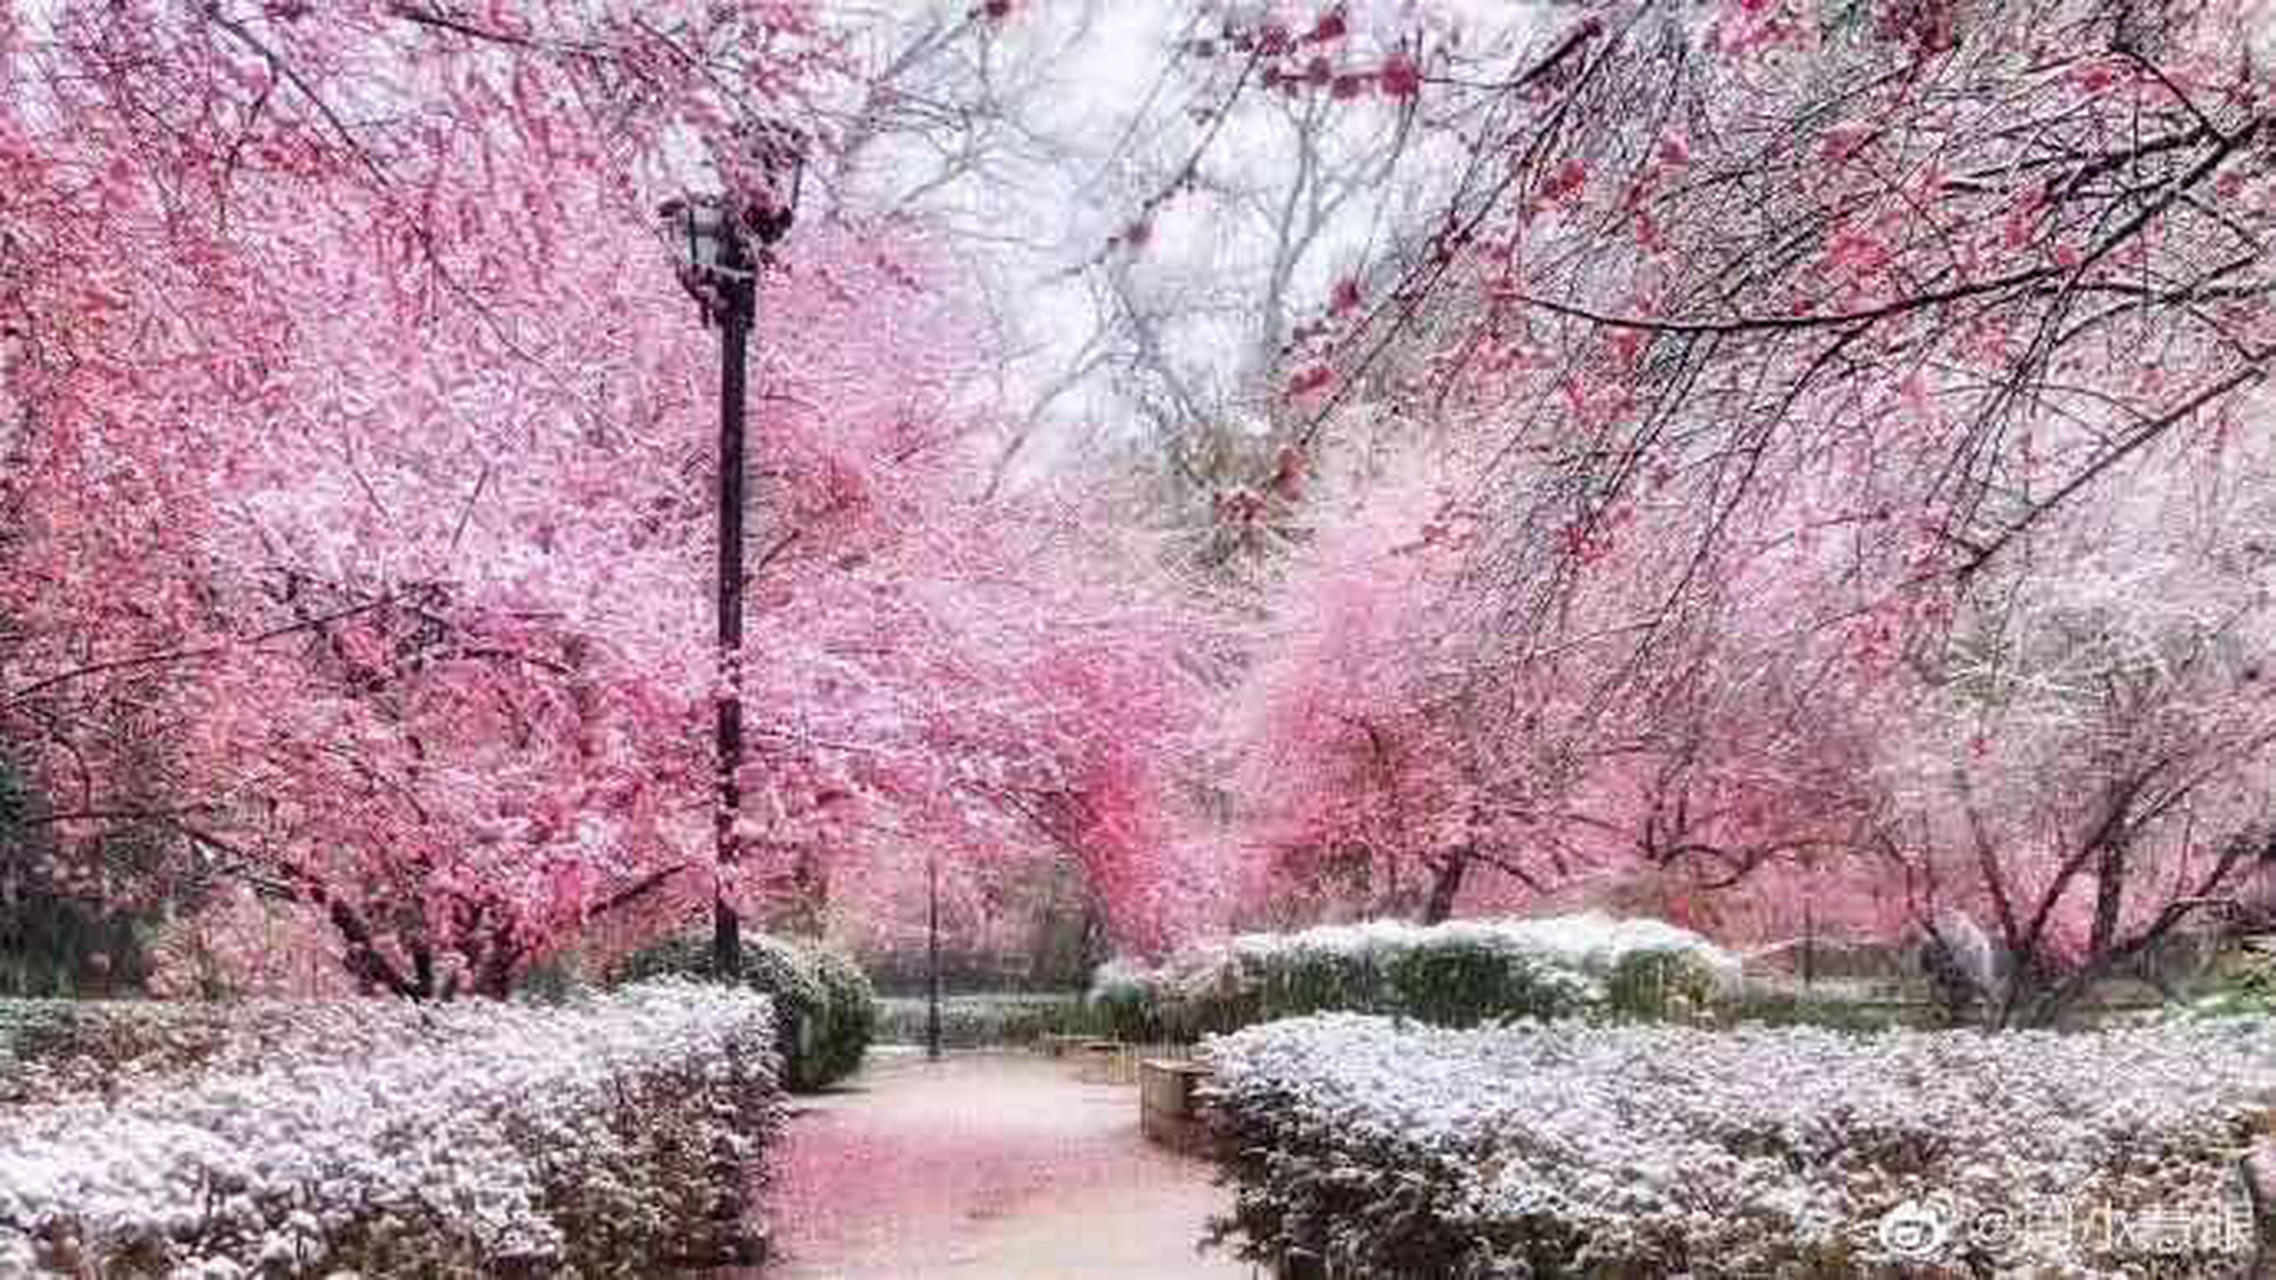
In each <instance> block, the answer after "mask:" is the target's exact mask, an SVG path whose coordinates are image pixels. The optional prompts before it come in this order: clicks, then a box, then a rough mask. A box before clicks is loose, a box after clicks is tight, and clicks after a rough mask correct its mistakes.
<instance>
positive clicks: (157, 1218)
mask: <svg viewBox="0 0 2276 1280" xmlns="http://www.w3.org/2000/svg"><path fill="white" fill-rule="evenodd" d="M407 1008H408V1006H406V1005H404V1004H401V1003H397V1002H392V1001H357V1002H343V1003H342V1004H340V1005H336V1006H330V1007H326V1006H312V1007H311V1011H310V1016H311V1018H312V1019H313V1020H314V1021H315V1023H317V1024H318V1025H319V1026H320V1027H321V1028H323V1029H325V1030H326V1031H328V1032H330V1033H335V1034H338V1035H339V1036H341V1037H343V1038H342V1039H339V1040H330V1041H328V1040H327V1038H326V1037H325V1036H323V1035H307V1034H302V1035H295V1036H293V1037H290V1038H289V1039H288V1040H286V1041H285V1042H282V1043H279V1044H275V1045H272V1046H271V1047H270V1049H269V1051H268V1053H267V1055H266V1056H265V1057H264V1059H263V1063H264V1065H261V1066H259V1067H257V1068H247V1069H244V1070H233V1071H216V1070H211V1069H208V1070H204V1071H200V1072H197V1073H194V1074H190V1075H185V1076H177V1077H175V1078H172V1079H168V1080H165V1082H164V1083H163V1084H162V1085H159V1084H152V1085H151V1086H149V1087H142V1088H136V1089H132V1090H129V1091H127V1092H125V1093H123V1094H120V1095H119V1096H117V1097H115V1098H113V1099H111V1100H109V1101H107V1102H106V1101H103V1100H100V1099H92V1098H82V1099H77V1100H70V1101H62V1102H54V1103H45V1104H40V1105H32V1106H20V1107H14V1108H9V1109H5V1110H0V1153H5V1154H4V1155H0V1274H5V1275H25V1274H36V1273H42V1272H45V1273H53V1274H63V1275H83V1274H102V1275H110V1276H160V1275H163V1276H195V1277H211V1278H219V1277H238V1276H253V1275H327V1274H332V1273H334V1272H340V1271H351V1272H355V1273H359V1274H362V1275H367V1276H382V1275H430V1276H453V1275H464V1276H476V1275H481V1276H489V1275H504V1274H538V1273H542V1274H570V1275H646V1274H651V1273H653V1272H654V1271H655V1270H656V1269H657V1267H658V1266H659V1265H660V1264H661V1263H663V1262H665V1261H667V1260H671V1259H677V1258H691V1259H696V1258H702V1259H720V1258H724V1257H730V1256H734V1255H737V1254H738V1253H741V1252H743V1251H744V1250H742V1248H741V1246H742V1244H743V1242H744V1241H746V1240H747V1239H748V1238H749V1232H750V1231H751V1226H750V1224H749V1222H748V1220H747V1219H746V1218H745V1216H744V1214H745V1208H746V1206H745V1204H744V1199H745V1194H746V1188H747V1187H748V1185H749V1184H750V1181H751V1175H752V1173H753V1172H754V1169H755V1160H756V1155H757V1152H758V1149H759V1147H760V1145H761V1144H763V1142H764V1140H765V1139H766V1138H767V1137H768V1136H770V1135H771V1133H772V1131H773V1127H774V1125H775V1123H776V1120H777V1102H778V1094H777V1091H776V1083H775V1081H776V1071H777V1068H778V1062H777V1059H776V1058H775V1055H774V1053H773V1050H772V1048H771V1044H772V1036H773V1021H772V1011H771V1009H770V1007H769V1003H768V1001H767V999H766V998H765V997H763V996H760V995H757V994H754V993H752V992H749V991H746V990H741V989H735V988H727V987H719V986H708V985H700V984H695V983H686V982H678V981H660V982H655V983H649V984H643V985H639V986H634V987H628V988H624V989H622V990H619V991H617V992H615V993H612V994H609V995H606V996H600V997H595V998H591V999H589V1000H586V1001H583V1002H581V1003H577V1004H571V1005H563V1006H552V1007H541V1006H532V1005H522V1004H504V1003H492V1002H488V1001H460V1002H453V1003H451V1004H449V1005H445V1006H441V1007H439V1008H433V1009H415V1010H411V1011H410V1012H408V1013H406V1012H405V1010H406V1009H407ZM366 1022H368V1023H370V1024H373V1025H377V1026H379V1027H381V1028H382V1029H383V1030H382V1031H381V1032H379V1033H378V1034H371V1033H368V1032H359V1031H356V1030H354V1029H353V1028H355V1027H358V1026H360V1025H363V1024H365V1023H366ZM430 1022H431V1030H430V1031H429V1032H428V1034H427V1036H426V1037H425V1038H418V1039H402V1033H403V1032H405V1031H406V1030H407V1029H408V1024H412V1023H430ZM359 1036H361V1037H362V1039H360V1040H359V1039H358V1037H359ZM399 1040H400V1041H401V1042H398V1041H399ZM373 1044H380V1045H386V1046H389V1047H382V1048H379V1049H378V1050H377V1051H376V1052H364V1051H361V1050H358V1051H351V1052H346V1053H343V1052H341V1049H342V1047H343V1046H348V1047H351V1048H353V1047H354V1046H358V1045H362V1046H370V1045H373Z"/></svg>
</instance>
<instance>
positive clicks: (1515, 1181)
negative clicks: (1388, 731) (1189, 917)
mask: <svg viewBox="0 0 2276 1280" xmlns="http://www.w3.org/2000/svg"><path fill="white" fill-rule="evenodd" d="M1203 1052H1204V1055H1205V1057H1206V1059H1207V1060H1208V1062H1209V1063H1210V1065H1212V1066H1213V1067H1214V1068H1215V1071H1216V1078H1215V1080H1214V1082H1213V1083H1212V1084H1211V1085H1210V1086H1208V1087H1207V1091H1206V1092H1205V1095H1204V1096H1205V1098H1206V1099H1207V1108H1208V1111H1209V1114H1210V1116H1211V1123H1212V1125H1213V1126H1214V1127H1215V1128H1216V1130H1217V1132H1218V1135H1219V1138H1220V1139H1221V1142H1220V1146H1219V1151H1220V1157H1221V1158H1222V1159H1223V1160H1224V1161H1225V1163H1226V1167H1227V1169H1228V1172H1229V1173H1230V1174H1231V1177H1232V1182H1233V1184H1234V1187H1235V1190H1236V1202H1235V1210H1234V1213H1233V1215H1232V1216H1231V1217H1230V1218H1229V1219H1227V1220H1225V1221H1223V1222H1221V1223H1219V1224H1218V1230H1219V1233H1220V1235H1221V1236H1222V1237H1225V1238H1230V1239H1232V1240H1235V1241H1237V1242H1239V1244H1240V1249H1241V1252H1242V1253H1243V1254H1244V1255H1247V1256H1252V1257H1259V1258H1272V1257H1275V1256H1282V1255H1297V1256H1309V1257H1312V1258H1314V1259H1319V1260H1324V1261H1325V1262H1326V1264H1327V1266H1328V1270H1329V1274H1352V1275H1399V1276H1404V1277H1413V1278H1418V1280H1427V1278H1429V1277H1442V1276H1443V1277H1454V1276H1463V1277H1468V1276H1486V1275H1494V1276H1535V1275H1590V1276H1671V1275H1688V1276H1691V1277H1694V1278H1695V1280H1711V1278H1714V1277H1731V1278H1733V1280H1736V1278H1737V1277H1753V1276H1771V1275H1776V1276H1791V1277H1826V1278H1829V1280H1830V1278H1831V1277H1837V1276H1839V1277H1853V1276H1883V1275H1887V1276H1895V1275H1899V1274H1905V1275H1922V1274H1979V1275H1991V1274H1994V1273H1995V1272H1996V1273H1997V1274H2000V1275H2016V1276H2024V1275H2028V1276H2031V1277H2033V1278H2034V1280H2040V1278H2044V1277H2057V1276H2080V1277H2083V1276H2087V1275H2109V1274H2116V1273H2117V1272H2116V1270H2115V1269H2116V1268H2120V1267H2132V1268H2134V1269H2133V1270H2132V1271H2131V1272H2129V1274H2141V1275H2147V1274H2155V1275H2174V1276H2181V1275H2189V1276H2195V1275H2205V1276H2214V1275H2222V1276H2225V1275H2231V1274H2235V1273H2236V1272H2237V1271H2238V1270H2239V1267H2240V1263H2242V1262H2243V1261H2244V1260H2245V1259H2247V1258H2249V1257H2250V1256H2251V1253H2252V1248H2253V1242H2254V1240H2255V1238H2256V1236H2255V1230H2254V1224H2253V1217H2252V1212H2253V1211H2252V1206H2251V1203H2250V1200H2249V1198H2248V1197H2247V1196H2246V1195H2245V1192H2244V1183H2243V1180H2242V1177H2241V1173H2240V1167H2239V1166H2240V1160H2241V1158H2242V1157H2243V1155H2244V1154H2245V1152H2246V1151H2247V1150H2248V1148H2249V1146H2250V1143H2251V1141H2252V1137H2251V1135H2252V1131H2253V1126H2254V1124H2255V1123H2256V1119H2259V1120H2263V1121H2264V1118H2265V1116H2266V1114H2267V1111H2268V1109H2269V1108H2270V1107H2272V1106H2276V1035H2272V1034H2271V1029H2270V1028H2269V1027H2268V1026H2267V1025H2266V1024H2261V1025H2257V1026H2253V1025H2246V1024H2241V1023H2228V1024H2211V1023H2198V1024H2167V1025H2161V1026H2155V1027H2142V1028H2134V1029H2129V1030H2121V1031H2109V1032H2101V1033H2094V1034H2080V1035H2056V1034H2053V1033H2045V1032H2018V1033H2008V1034H2001V1035H1982V1034H1977V1033H1973V1032H1946V1033H1933V1034H1931V1033H1918V1032H1895V1033H1888V1034H1883V1035H1877V1036H1856V1035H1845V1034H1842V1033H1837V1032H1831V1031H1823V1030H1815V1029H1788V1030H1778V1031H1773V1030H1767V1029H1761V1028H1755V1029H1749V1030H1741V1031H1725V1032H1717V1031H1705V1030H1699V1029H1695V1028H1685V1027H1671V1026H1628V1027H1612V1026H1599V1025H1591V1024H1587V1023H1578V1022H1568V1023H1561V1024H1556V1025H1553V1026H1552V1025H1533V1026H1524V1027H1512V1028H1494V1029H1479V1030H1472V1031H1457V1030H1445V1029H1436V1028H1425V1027H1418V1026H1415V1025H1413V1024H1411V1023H1395V1022H1392V1021H1389V1020H1385V1019H1382V1018H1373V1017H1362V1016H1355V1015H1349V1014H1331V1015H1323V1016H1319V1017H1314V1018H1307V1019H1300V1020H1294V1021H1288V1022H1280V1023H1275V1024H1273V1025H1270V1026H1265V1027H1256V1028H1251V1029H1249V1030H1246V1031H1243V1032H1240V1033H1238V1034H1235V1035H1232V1036H1228V1037H1224V1038H1221V1039H1218V1040H1215V1041H1213V1042H1211V1044H1210V1045H1208V1046H1207V1047H1206V1048H1205V1049H1204V1051H1203ZM1908 1267H1909V1268H1910V1270H1907V1268H1908ZM2153 1267H2154V1269H2151V1268H2153ZM1949 1268H1957V1269H1956V1270H1950V1269H1949Z"/></svg>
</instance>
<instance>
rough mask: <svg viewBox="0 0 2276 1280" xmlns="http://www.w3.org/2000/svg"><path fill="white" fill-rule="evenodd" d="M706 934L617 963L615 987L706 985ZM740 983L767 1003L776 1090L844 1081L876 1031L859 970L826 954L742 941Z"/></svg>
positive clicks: (670, 941)
mask: <svg viewBox="0 0 2276 1280" xmlns="http://www.w3.org/2000/svg"><path fill="white" fill-rule="evenodd" d="M711 974H712V966H711V939H710V937H709V935H703V936H696V935H684V936H678V937H672V938H667V939H664V940H663V941H660V942H656V943H653V944H651V945H649V946H647V947H645V948H642V949H641V950H639V951H636V952H633V953H632V954H631V955H629V956H627V957H625V958H624V959H623V960H622V961H620V962H619V963H618V965H617V967H616V969H615V971H614V973H613V974H612V978H613V980H614V981H616V982H638V981H641V980H643V979H647V978H652V977H658V976H662V975H676V976H680V977H689V978H698V979H708V978H710V977H711ZM743 982H744V984H745V985H747V986H749V987H750V988H751V989H752V990H754V991H761V992H764V993H766V994H767V995H770V996H772V997H774V1001H775V1010H776V1026H775V1032H776V1043H775V1047H776V1050H777V1051H778V1052H779V1053H780V1054H781V1056H782V1060H783V1083H784V1085H785V1086H786V1087H788V1088H790V1089H792V1090H796V1091H799V1092H811V1091H813V1090H816V1089H820V1088H824V1087H826V1086H828V1085H830V1084H833V1083H835V1082H837V1081H839V1080H842V1079H844V1078H846V1077H847V1076H850V1075H852V1074H853V1073H854V1072H855V1070H857V1069H858V1068H859V1067H860V1066H861V1059H862V1055H863V1054H864V1053H866V1052H867V1051H868V1049H869V1043H870V1040H871V1038H872V1036H874V1035H875V1033H876V1029H877V993H876V991H875V990H873V989H872V988H871V986H870V984H869V978H868V976H867V975H865V974H864V973H863V972H862V971H861V966H860V965H858V964H856V963H854V961H853V960H852V959H851V958H849V957H848V956H846V955H845V954H843V953H842V952H839V951H835V950H833V949H831V948H829V947H825V946H818V945H813V944H808V943H801V942H794V941H791V940H789V939H784V938H775V937H769V936H767V935H765V934H755V935H746V936H745V937H744V938H743Z"/></svg>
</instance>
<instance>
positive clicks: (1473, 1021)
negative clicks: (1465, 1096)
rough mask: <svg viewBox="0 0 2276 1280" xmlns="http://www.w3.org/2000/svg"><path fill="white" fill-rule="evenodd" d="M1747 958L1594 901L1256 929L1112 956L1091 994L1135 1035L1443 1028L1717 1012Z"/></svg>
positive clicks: (1105, 1013) (1118, 1030)
mask: <svg viewBox="0 0 2276 1280" xmlns="http://www.w3.org/2000/svg"><path fill="white" fill-rule="evenodd" d="M1736 976H1737V962H1736V961H1735V960H1733V959H1732V958H1731V957H1730V956H1729V955H1728V954H1726V953H1724V952H1723V951H1721V950H1720V949H1718V948H1716V947H1715V946H1713V945H1712V944H1711V943H1709V942H1707V941H1706V940H1705V939H1704V938H1701V937H1699V936H1698V935H1697V934H1693V933H1690V932H1688V931H1686V930H1682V929H1678V928H1675V927H1674V926H1672V925H1667V924H1662V923H1660V922H1658V921H1652V920H1614V919H1611V918H1610V917H1607V916H1603V915H1599V914H1595V913H1589V914H1584V915H1578V916H1567V917H1559V918H1554V919H1543V920H1520V921H1468V920H1464V921H1453V922H1449V923H1446V924H1441V925H1433V926H1428V927H1424V926H1417V925H1412V924H1407V923H1405V922H1402V921H1376V922H1372V923H1368V924H1360V925H1329V926H1323V927H1320V928H1316V929H1308V930H1305V931H1303V932H1301V933H1290V934H1244V935H1241V936H1238V937H1235V938H1232V939H1229V940H1227V941H1224V942H1221V943H1217V944H1214V945H1210V946H1205V947H1200V948H1196V949H1193V950H1190V951H1187V952H1183V953H1180V954H1178V955H1176V956H1173V957H1172V958H1171V959H1170V960H1169V961H1167V962H1166V963H1164V964H1163V965H1161V966H1160V967H1159V968H1153V969H1146V968H1138V967H1133V966H1129V965H1125V964H1119V963H1118V964H1110V965H1107V966H1104V967H1102V968H1101V969H1100V971H1099V973H1098V974H1097V976H1096V977H1095V978H1094V980H1093V982H1092V986H1091V997H1090V998H1091V1003H1092V1005H1093V1007H1094V1008H1095V1009H1097V1010H1098V1012H1099V1014H1100V1016H1101V1017H1102V1018H1103V1019H1105V1021H1106V1022H1107V1024H1108V1025H1109V1026H1110V1027H1111V1028H1112V1030H1113V1031H1114V1032H1115V1034H1116V1035H1118V1036H1120V1037H1121V1038H1122V1039H1125V1040H1133V1041H1152V1040H1194V1039H1199V1038H1201V1037H1202V1036H1207V1035H1219V1034H1224V1033H1226V1032H1231V1031H1236V1030H1239V1029H1240V1028H1242V1027H1246V1026H1252V1025H1254V1024H1257V1023H1260V1022H1270V1021H1273V1020H1275V1019H1279V1018H1292V1017H1302V1016H1304V1015H1306V1014H1313V1013H1327V1012H1350V1013H1376V1014H1386V1015H1396V1016H1400V1017H1408V1018H1414V1019H1416V1020H1418V1021H1422V1022H1427V1023H1431V1024H1433V1025H1436V1026H1448V1027H1469V1026H1476V1025H1479V1024H1481V1023H1485V1022H1493V1021H1501V1020H1508V1019H1517V1018H1540V1019H1553V1018H1564V1017H1571V1016H1575V1015H1579V1014H1583V1013H1595V1014H1600V1015H1605V1016H1611V1017H1615V1018H1626V1019H1647V1020H1655V1021H1659V1020H1674V1021H1681V1020H1687V1019H1694V1018H1701V1017H1705V1016H1706V1015H1707V1014H1708V1012H1709V1011H1710V1009H1711V1006H1712V1005H1713V1003H1714V1002H1715V1000H1716V998H1717V996H1718V995H1719V994H1720V993H1721V992H1723V991H1724V990H1725V989H1727V988H1728V987H1730V986H1731V985H1732V984H1733V983H1734V982H1735V980H1736Z"/></svg>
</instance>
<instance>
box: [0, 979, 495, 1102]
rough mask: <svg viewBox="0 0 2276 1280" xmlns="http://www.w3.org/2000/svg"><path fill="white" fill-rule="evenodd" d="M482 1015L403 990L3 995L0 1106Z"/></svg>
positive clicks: (350, 1050)
mask: <svg viewBox="0 0 2276 1280" xmlns="http://www.w3.org/2000/svg"><path fill="white" fill-rule="evenodd" d="M478 1007H479V1006H466V1008H470V1009H471V1008H478ZM486 1025H487V1024H486V1023H485V1022H484V1021H482V1020H481V1019H480V1018H479V1017H476V1016H473V1015H469V1014H466V1013H465V1012H464V1010H462V1009H460V1008H459V1007H457V1006H453V1005H442V1006H436V1005H421V1004H415V1003H412V1002H410V1001H400V1000H387V1001H381V1000H371V1001H330V1002H319V1001H303V1000H245V1001H194V1000H185V1001H160V1000H0V1106H8V1105H19V1106H20V1105H26V1104H31V1103H42V1102H63V1101H69V1100H71V1099H76V1098H101V1097H110V1096H113V1095H115V1094H118V1093H120V1092H123V1091H126V1090H131V1089H136V1088H143V1087H147V1086H149V1085H151V1084H153V1083H155V1082H158V1081H161V1080H164V1079H168V1078H171V1077H175V1076H179V1075H181V1074H183V1073H186V1072H194V1071H212V1072H224V1073H226V1072H242V1071H251V1070H255V1069H257V1068H259V1067H260V1066H261V1065H262V1063H263V1062H264V1060H266V1059H267V1058H268V1057H269V1055H270V1054H271V1053H272V1052H274V1051H278V1050H283V1051H287V1052H290V1053H293V1054H295V1055H298V1056H302V1057H308V1058H315V1057H324V1058H331V1059H342V1058H351V1057H362V1056H368V1055H371V1054H374V1053H380V1052H383V1051H386V1050H390V1049H396V1048H403V1047H407V1046H410V1045H414V1044H429V1045H432V1044H438V1043H441V1042H442V1041H443V1040H445V1039H447V1038H449V1037H451V1036H454V1035H458V1034H464V1033H467V1032H469V1031H472V1030H480V1029H482V1028H483V1027H484V1026H486Z"/></svg>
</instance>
